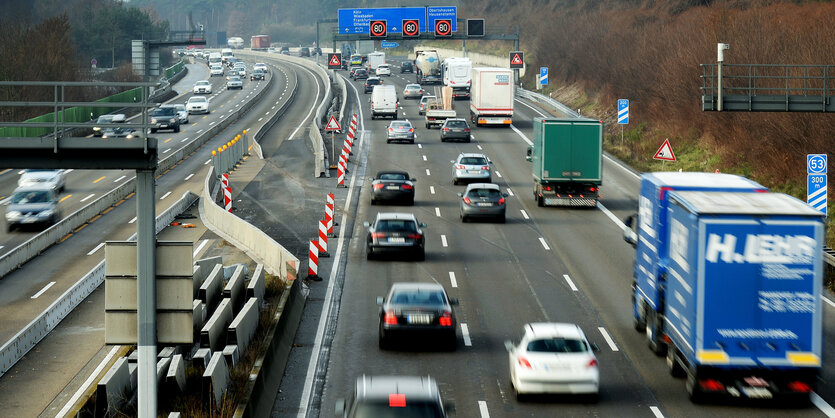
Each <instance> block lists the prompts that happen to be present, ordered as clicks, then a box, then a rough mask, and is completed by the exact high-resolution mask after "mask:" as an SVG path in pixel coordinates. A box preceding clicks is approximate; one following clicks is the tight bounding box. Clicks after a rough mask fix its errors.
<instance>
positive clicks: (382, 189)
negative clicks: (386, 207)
mask: <svg viewBox="0 0 835 418" xmlns="http://www.w3.org/2000/svg"><path fill="white" fill-rule="evenodd" d="M414 181H416V180H415V179H413V178H409V173H407V172H405V171H380V172H378V173H377V176H376V177H374V178H373V179H372V180H371V204H372V205H376V204H377V203H379V202H380V201H383V200H385V201H396V202H405V203H406V204H407V205H409V206H411V205H414V204H415V184H414Z"/></svg>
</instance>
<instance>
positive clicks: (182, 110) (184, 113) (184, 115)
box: [160, 104, 188, 125]
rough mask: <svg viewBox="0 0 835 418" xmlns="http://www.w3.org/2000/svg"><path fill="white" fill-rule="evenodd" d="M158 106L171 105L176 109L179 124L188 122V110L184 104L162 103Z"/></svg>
mask: <svg viewBox="0 0 835 418" xmlns="http://www.w3.org/2000/svg"><path fill="white" fill-rule="evenodd" d="M160 107H173V108H174V109H175V110H176V111H177V117H178V118H180V124H181V125H182V124H185V123H188V110H186V105H184V104H164V105H162V106H160Z"/></svg>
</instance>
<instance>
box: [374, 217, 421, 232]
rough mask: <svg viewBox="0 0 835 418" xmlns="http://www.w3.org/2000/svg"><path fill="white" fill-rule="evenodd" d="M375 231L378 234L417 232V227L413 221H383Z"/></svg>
mask: <svg viewBox="0 0 835 418" xmlns="http://www.w3.org/2000/svg"><path fill="white" fill-rule="evenodd" d="M374 229H375V230H377V232H417V225H415V222H414V221H411V220H401V219H383V220H380V221H378V222H377V226H376V227H375V228H374Z"/></svg>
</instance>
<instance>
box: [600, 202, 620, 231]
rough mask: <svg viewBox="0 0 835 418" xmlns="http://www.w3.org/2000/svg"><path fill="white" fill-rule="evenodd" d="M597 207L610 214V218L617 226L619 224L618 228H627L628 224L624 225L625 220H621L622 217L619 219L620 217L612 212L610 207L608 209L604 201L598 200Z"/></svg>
mask: <svg viewBox="0 0 835 418" xmlns="http://www.w3.org/2000/svg"><path fill="white" fill-rule="evenodd" d="M597 207H598V208H599V209H600V210H601V211H603V213H605V214H606V216H608V217H609V219H611V220H612V222H614V223H615V225H617V226H618V228H620V229H625V228H626V225H624V224H623V222H621V221H620V219H618V217H617V216H615V214H614V213H612V212H610V211H609V209H606V206H603V204H602V203H600V202H597Z"/></svg>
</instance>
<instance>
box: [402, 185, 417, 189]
mask: <svg viewBox="0 0 835 418" xmlns="http://www.w3.org/2000/svg"><path fill="white" fill-rule="evenodd" d="M400 187H401V188H403V190H412V189H414V188H415V187H414V186H412V185H411V184H403V185H400Z"/></svg>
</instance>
